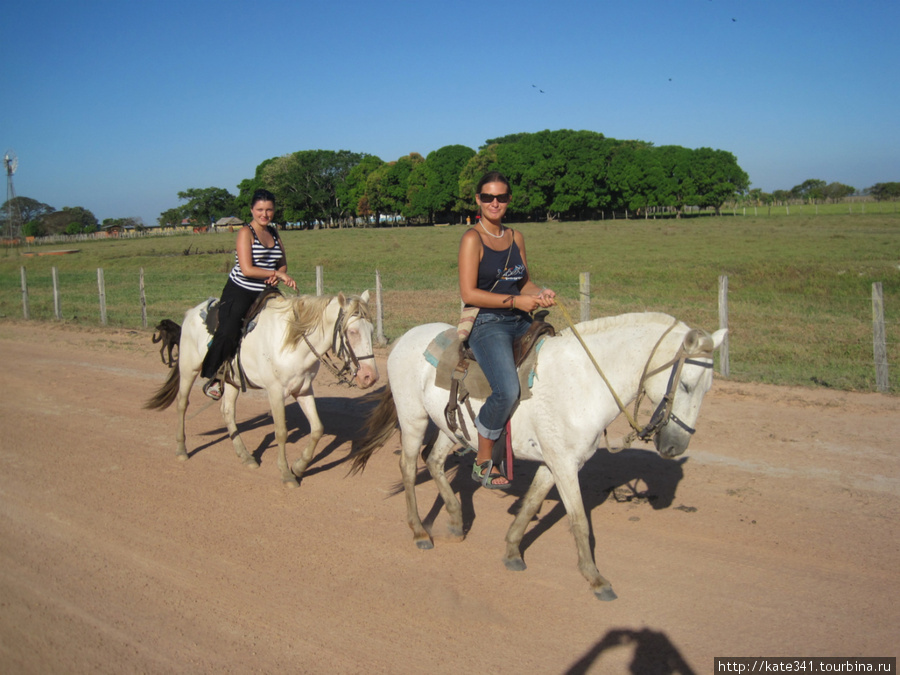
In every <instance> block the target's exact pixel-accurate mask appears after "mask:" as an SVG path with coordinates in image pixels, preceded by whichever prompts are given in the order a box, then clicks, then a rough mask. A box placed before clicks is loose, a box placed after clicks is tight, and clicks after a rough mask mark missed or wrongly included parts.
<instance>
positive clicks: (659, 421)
mask: <svg viewBox="0 0 900 675" xmlns="http://www.w3.org/2000/svg"><path fill="white" fill-rule="evenodd" d="M676 323H677V321H676ZM674 327H675V324H672V326H670V327H669V328H668V329H667V330H666V332H665V333H663V335H662V337H660V338H659V342H657V343H656V346H655V347H654V348H653V351H652V352H650V358H649V359H647V364H646V365H645V366H644V372H643V373H642V374H641V380H640V383H639V384H638V396H637V399H635V402H634V419H637V417H638V410H639V409H640V407H641V401H642V400H643V398H644V395H645V394H646V393H647V388H646V386H645V385H646V382H647V380H648V379H650V378H651V377H653V376H654V375H657V374H659V373H661V372H663V371H665V370H666V369H667V368H671V370H670V371H669V383H668V385H667V386H666V393H665V395H664V396H663V397H662V399H660V401H659V404H658V405H657V406H656V410H654V411H653V414H652V415H651V416H650V421H649V422H647V424H646V425H645V426H644V428H643V429H638V428H637V427H636V426H635V425H632V432H631V433H629V434H628V436H626V443H628V442H630V441H631V440H633V439H634V438H638V439H640V440H642V441H648V440H650V439H651V438H653V437H654V436H656V435H657V434H658V433H659V432H660V431H662V429H663V427H664V426H666V425H667V424H668V423H669V422H670V421H671V422H674V423H675V424H677V425H678V426H680V427H681V428H682V429H684V430H685V431H686V432H688V433H689V434H690V435H691V436H693V435H694V433H695V432H696V431H697V430H696V429H694V428H693V427H691V426H689V425H688V424H687V423H686V422H684V420H682V419H681V418H680V417H678V415H676V414H675V413H673V412H672V406H673V405H674V404H675V392H676V390H677V389H678V385H679V384H681V370H682V368H684V364H686V363H687V364H689V365H692V366H700V367H701V368H712V367H713V364H712V361H711V360H710V361H698V360H697V359H695V358H690V357H691V356H698V357H701V358H708V359H712V357H713V355H712V352H710V351H702V352H697V353H696V354H691V355H689V354H688V353H687V350H685V348H684V344H682V345H681V346H680V347H679V348H678V351H677V352H676V354H675V356H674V357H673V358H672V359H671V360H669V361H667V362H666V363H664V364H663V365H661V366H659V367H657V368H654V369H653V370H651V371H649V372H647V368H649V367H650V361H652V360H653V355H654V354H655V353H656V348H657V347H659V343H660V342H662V339H663V338H664V337H665V336H666V335H667V334H668V333H669V331H671V330H672V328H674Z"/></svg>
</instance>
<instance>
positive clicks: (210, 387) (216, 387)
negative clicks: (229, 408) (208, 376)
mask: <svg viewBox="0 0 900 675" xmlns="http://www.w3.org/2000/svg"><path fill="white" fill-rule="evenodd" d="M203 393H204V394H206V395H207V396H209V397H210V398H211V399H212V400H213V401H218V400H219V399H220V398H222V382H221V381H219V380H210V381H209V382H207V383H206V384H204V385H203Z"/></svg>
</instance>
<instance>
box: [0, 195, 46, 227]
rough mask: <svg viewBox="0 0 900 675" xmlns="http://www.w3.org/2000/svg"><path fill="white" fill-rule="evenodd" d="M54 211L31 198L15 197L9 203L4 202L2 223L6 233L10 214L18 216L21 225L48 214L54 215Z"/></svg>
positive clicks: (0, 213)
mask: <svg viewBox="0 0 900 675" xmlns="http://www.w3.org/2000/svg"><path fill="white" fill-rule="evenodd" d="M55 210H56V209H54V208H53V207H52V206H50V205H49V204H44V203H42V202H39V201H37V200H36V199H32V198H31V197H13V198H12V199H10V200H9V201H8V202H4V203H3V206H2V207H0V221H2V223H3V227H4V231H5V227H6V221H7V220H8V218H9V214H10V213H14V214H17V215H18V218H19V223H20V224H21V223H27V222H30V221H32V220H39V219H40V218H42V217H44V216H45V215H47V214H48V213H53V212H54V211H55Z"/></svg>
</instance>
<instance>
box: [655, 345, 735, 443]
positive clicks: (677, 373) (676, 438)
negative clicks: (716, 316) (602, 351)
mask: <svg viewBox="0 0 900 675" xmlns="http://www.w3.org/2000/svg"><path fill="white" fill-rule="evenodd" d="M727 332H728V331H727V329H721V330H717V331H716V332H715V333H713V334H712V335H710V334H709V333H707V332H706V331H703V330H699V329H691V330H688V332H687V333H686V334H685V336H684V339H683V340H682V342H681V345H680V346H679V347H678V351H677V353H676V354H675V356H674V357H673V358H672V359H671V360H670V361H668V362H667V363H666V364H664V365H663V366H661V367H659V368H657V369H656V370H654V371H653V375H652V376H648V377H647V379H646V381H645V382H644V387H645V390H646V392H647V397H648V398H649V399H650V400H651V401H652V402H653V403H655V404H656V410H655V412H654V413H653V416H652V418H651V420H650V422H649V423H648V424H647V426H646V427H645V428H644V430H643V431H642V432H641V434H639V435H640V437H641V438H643V439H644V440H649V437H650V436H651V435H652V437H653V443H654V445H655V446H656V450H657V451H658V452H659V454H660V455H662V456H663V457H666V458H673V457H677V456H678V455H680V454H682V453H683V452H684V451H685V450H687V447H688V443H690V440H691V436H692V435H693V434H694V431H695V429H694V424H695V423H696V421H697V417H699V415H700V404H701V403H702V402H703V397H704V395H705V394H706V392H708V391H709V389H710V387H712V383H713V352H714V351H715V350H716V349H718V348H719V347H720V346H721V345H722V342H723V340H724V339H725V335H726V333H727Z"/></svg>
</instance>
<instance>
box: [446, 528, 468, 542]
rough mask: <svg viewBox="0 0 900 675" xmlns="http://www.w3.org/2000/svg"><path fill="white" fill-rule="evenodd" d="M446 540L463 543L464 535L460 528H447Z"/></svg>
mask: <svg viewBox="0 0 900 675" xmlns="http://www.w3.org/2000/svg"><path fill="white" fill-rule="evenodd" d="M447 538H448V539H449V540H450V541H454V542H459V541H463V540H464V539H465V538H466V533H465V532H463V530H462V528H459V527H448V528H447Z"/></svg>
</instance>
